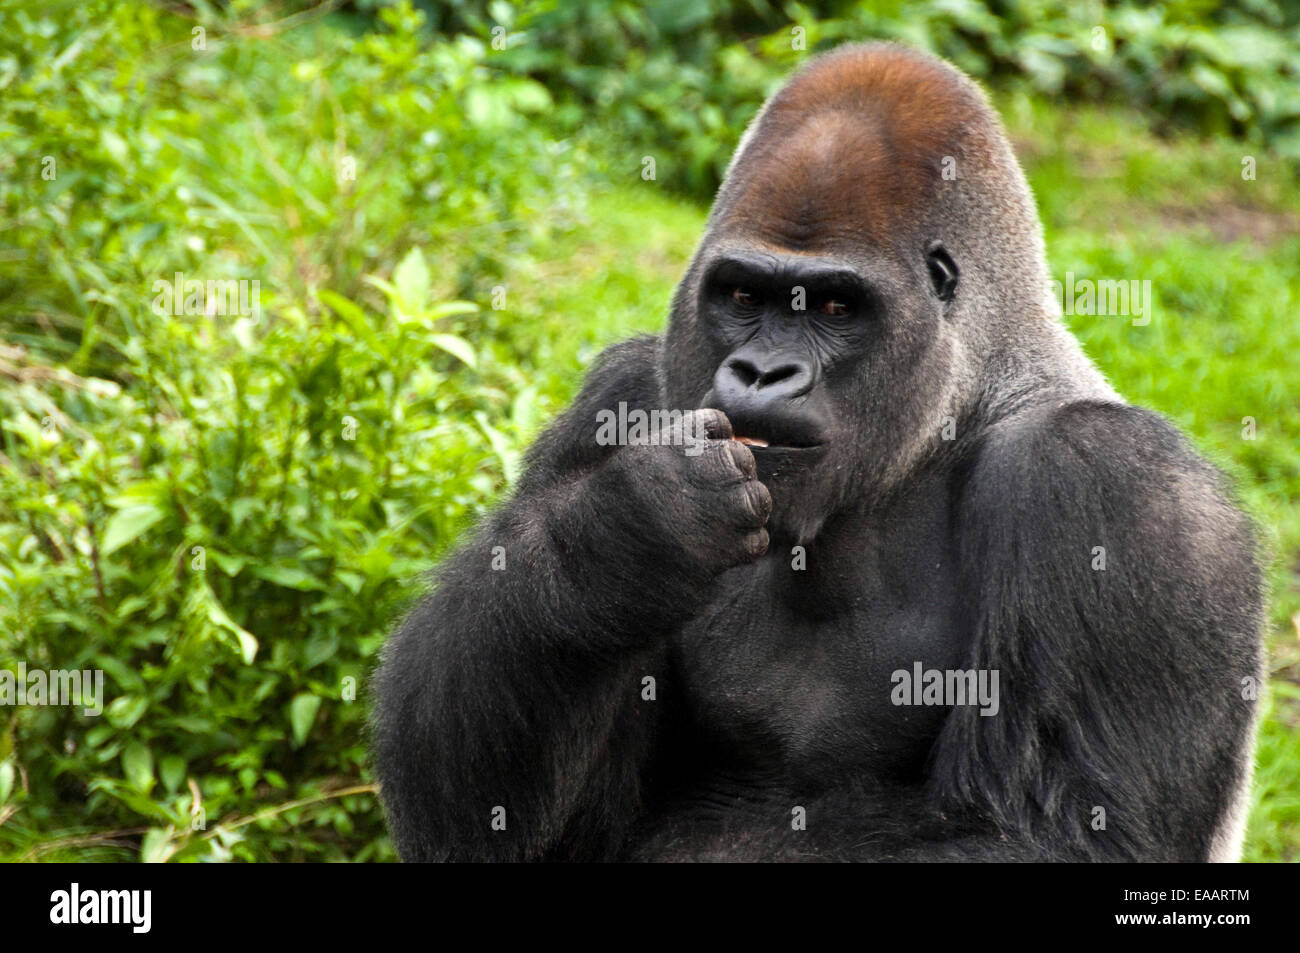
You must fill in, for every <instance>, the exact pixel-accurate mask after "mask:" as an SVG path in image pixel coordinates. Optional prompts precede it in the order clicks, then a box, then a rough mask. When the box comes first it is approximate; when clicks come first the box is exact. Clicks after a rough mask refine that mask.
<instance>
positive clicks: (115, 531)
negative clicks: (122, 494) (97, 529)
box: [100, 503, 167, 556]
mask: <svg viewBox="0 0 1300 953" xmlns="http://www.w3.org/2000/svg"><path fill="white" fill-rule="evenodd" d="M166 515H167V511H166V510H163V509H160V508H159V507H157V506H155V505H154V504H152V503H144V504H141V505H138V506H128V507H127V508H126V509H124V510H118V511H117V512H116V513H114V514H113V518H112V519H110V520H109V521H108V527H107V528H106V529H105V530H104V542H103V545H102V546H101V547H100V550H101V552H102V553H103V554H104V555H105V556H111V555H112V554H113V553H115V552H117V551H118V550H119V549H121V548H122V547H123V546H125V545H126V544H127V543H129V542H131V540H133V539H137V538H138V537H140V536H141V535H143V534H144V533H145V532H146V531H147V530H148V529H149V527H150V526H153V525H154V524H155V523H157V522H158V521H159V520H160V519H162V518H163V517H164V516H166Z"/></svg>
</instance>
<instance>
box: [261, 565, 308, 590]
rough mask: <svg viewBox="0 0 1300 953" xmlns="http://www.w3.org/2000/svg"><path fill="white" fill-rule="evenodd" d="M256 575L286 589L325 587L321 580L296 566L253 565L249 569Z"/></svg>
mask: <svg viewBox="0 0 1300 953" xmlns="http://www.w3.org/2000/svg"><path fill="white" fill-rule="evenodd" d="M249 572H251V573H252V574H253V575H254V576H257V577H259V578H261V579H265V580H266V581H267V582H273V583H275V584H276V585H277V586H284V587H285V588H286V589H301V590H304V591H308V590H312V589H324V588H325V586H324V585H322V584H321V581H320V580H319V579H317V578H316V577H315V576H313V575H312V574H311V573H309V572H306V571H305V570H302V569H299V568H298V567H296V566H253V567H251V568H250V569H249Z"/></svg>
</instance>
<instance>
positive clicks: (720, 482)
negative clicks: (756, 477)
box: [688, 440, 754, 489]
mask: <svg viewBox="0 0 1300 953" xmlns="http://www.w3.org/2000/svg"><path fill="white" fill-rule="evenodd" d="M732 447H740V449H741V450H744V449H745V448H744V447H743V446H741V445H740V444H738V443H736V442H735V441H734V440H711V441H709V442H708V443H707V444H705V445H704V449H703V451H702V452H701V453H699V454H695V456H696V457H697V458H698V460H699V462H698V463H696V464H695V465H694V466H691V467H689V468H688V469H689V474H690V478H691V480H692V481H693V482H694V483H695V484H696V485H698V486H702V487H707V488H713V489H716V488H718V487H724V486H733V485H735V484H737V483H743V482H745V481H746V480H750V479H752V472H746V470H745V464H744V461H743V460H741V459H739V458H738V457H737V456H736V452H735V451H734V450H733V449H732ZM746 452H748V451H746ZM749 467H750V471H752V470H753V467H754V463H753V460H752V459H751V460H750V461H749Z"/></svg>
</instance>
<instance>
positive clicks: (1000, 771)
mask: <svg viewBox="0 0 1300 953" xmlns="http://www.w3.org/2000/svg"><path fill="white" fill-rule="evenodd" d="M965 492H966V499H965V502H964V505H963V506H962V507H961V512H962V513H963V514H964V517H963V519H964V522H965V525H964V526H962V527H961V530H960V538H961V543H960V545H961V559H962V564H963V570H962V573H963V587H964V591H965V593H966V604H967V605H968V607H969V613H970V616H969V617H970V618H971V619H972V620H973V622H974V626H975V642H974V651H973V658H972V659H971V660H970V665H971V667H974V668H978V669H989V670H996V671H998V672H999V684H1000V688H1001V704H1000V710H999V712H998V714H996V715H994V716H991V717H986V716H982V715H981V714H980V712H979V711H978V710H977V709H976V708H973V707H962V708H957V709H954V711H953V712H952V714H951V715H950V717H949V718H948V720H947V722H946V724H945V727H944V730H943V732H942V734H941V736H940V739H939V741H938V743H937V745H936V748H935V751H934V754H933V757H932V764H931V772H930V793H931V794H932V795H933V796H934V803H938V804H940V805H943V806H944V808H945V810H946V811H948V812H953V813H955V814H958V815H960V816H963V817H965V818H967V819H974V820H975V822H976V823H977V825H978V826H982V827H984V828H985V829H986V831H988V833H986V834H984V835H973V836H970V837H966V838H963V839H960V840H956V841H952V842H949V843H932V844H929V845H927V844H924V843H921V844H915V845H913V846H912V848H911V849H905V850H903V851H901V852H900V853H899V856H900V857H901V858H905V859H924V858H926V857H927V856H929V857H934V858H935V859H961V858H971V859H988V860H997V859H1011V858H1015V857H1020V858H1030V857H1037V858H1053V859H1061V860H1071V859H1075V860H1078V859H1110V860H1151V861H1175V860H1201V861H1203V860H1207V859H1212V858H1215V859H1217V858H1220V857H1223V856H1226V855H1230V854H1232V853H1233V852H1234V850H1235V845H1234V844H1233V843H1231V842H1232V841H1234V840H1235V839H1236V838H1235V837H1234V834H1233V833H1232V831H1231V828H1233V827H1234V818H1233V815H1234V814H1235V813H1236V812H1237V810H1239V809H1240V807H1241V804H1240V801H1239V798H1240V797H1242V796H1243V791H1244V787H1245V785H1246V783H1247V779H1248V776H1249V761H1250V755H1251V752H1250V738H1251V731H1252V727H1253V722H1254V718H1255V711H1254V709H1255V704H1254V701H1253V695H1249V693H1245V694H1247V695H1248V697H1247V698H1243V694H1244V693H1243V679H1247V678H1254V679H1256V680H1258V678H1259V676H1260V665H1261V661H1260V657H1259V651H1258V645H1259V640H1258V632H1259V626H1260V621H1261V620H1260V611H1261V610H1260V603H1261V595H1260V580H1259V572H1258V569H1257V567H1256V565H1255V561H1254V553H1253V546H1254V544H1253V541H1252V537H1251V532H1250V527H1249V526H1248V524H1247V521H1246V519H1245V518H1244V517H1242V516H1241V515H1240V514H1239V513H1238V512H1237V511H1236V510H1235V509H1234V508H1233V507H1231V506H1230V505H1229V504H1228V502H1227V501H1226V500H1225V499H1224V497H1223V495H1222V490H1221V488H1220V479H1219V476H1218V474H1217V472H1216V471H1214V470H1213V469H1212V468H1211V467H1210V466H1209V465H1208V464H1206V463H1204V462H1203V461H1202V460H1201V459H1200V458H1199V457H1198V456H1197V455H1196V454H1195V453H1194V452H1193V451H1192V450H1191V449H1190V448H1188V447H1187V445H1186V444H1185V443H1184V441H1183V439H1182V438H1181V436H1179V435H1178V434H1177V432H1176V431H1175V430H1174V429H1173V428H1172V427H1170V426H1169V425H1168V424H1167V423H1166V422H1165V421H1164V420H1163V419H1161V418H1160V417H1158V416H1157V415H1155V414H1153V413H1150V412H1148V411H1144V410H1139V409H1135V408H1132V407H1128V406H1125V405H1120V404H1111V403H1101V402H1091V401H1090V402H1078V403H1073V404H1067V405H1061V406H1058V407H1056V408H1054V409H1050V410H1039V411H1034V412H1033V413H1032V415H1031V416H1029V417H1028V419H1024V420H1021V421H1018V422H1007V423H1004V424H1002V425H1000V426H999V427H996V428H994V430H993V431H992V432H991V433H990V437H989V439H988V441H987V443H986V445H985V447H984V449H983V451H982V452H981V454H980V456H979V459H978V460H977V462H976V463H975V465H974V468H973V472H972V473H971V476H970V480H969V482H968V483H967V486H966V491H965ZM1103 560H1104V561H1103ZM1207 593H1210V594H1211V595H1210V596H1209V597H1207V595H1206V594H1207Z"/></svg>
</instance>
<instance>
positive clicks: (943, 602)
mask: <svg viewBox="0 0 1300 953" xmlns="http://www.w3.org/2000/svg"><path fill="white" fill-rule="evenodd" d="M947 551H948V547H947V546H946V545H942V544H934V543H931V544H928V545H927V544H925V543H922V544H921V545H920V546H919V547H917V548H914V549H912V550H911V551H910V552H907V553H905V554H903V553H899V554H897V556H898V557H899V558H898V559H897V560H888V557H887V554H886V553H884V552H882V551H880V550H875V551H865V552H861V553H859V554H858V558H857V560H856V564H855V565H852V566H844V567H842V568H841V570H840V573H841V574H840V575H839V576H838V577H834V578H831V579H829V580H828V578H827V577H826V576H824V575H823V576H822V577H821V578H817V579H814V578H813V577H807V582H806V583H805V582H804V577H799V576H798V573H799V572H800V571H801V570H797V569H792V568H791V564H790V561H789V559H788V557H787V558H781V557H776V556H769V557H768V558H766V559H764V560H763V561H762V562H761V563H759V564H758V565H755V566H745V567H740V568H738V569H735V570H732V571H731V572H729V573H727V574H725V575H724V576H722V577H721V578H720V579H719V586H718V595H717V596H716V598H715V599H714V601H713V602H712V603H711V604H710V605H709V606H708V607H707V608H706V609H705V610H704V611H702V612H701V613H699V614H698V615H697V616H696V617H695V618H694V619H692V620H691V622H690V623H688V624H687V625H686V626H685V627H684V628H683V629H682V631H681V633H680V634H679V638H678V641H677V644H676V660H677V664H678V666H679V677H680V679H681V683H682V684H683V685H684V687H685V689H686V694H687V698H686V702H687V705H688V708H689V710H690V713H691V720H692V723H693V728H694V730H695V731H696V732H697V740H699V741H700V742H701V743H702V744H703V745H704V746H705V747H706V748H707V749H709V750H710V751H711V753H712V756H713V757H714V758H716V759H717V760H718V761H719V763H720V765H721V764H725V765H726V766H727V767H738V768H741V769H757V770H780V771H783V772H788V773H790V774H791V775H793V776H795V777H799V776H805V777H812V778H821V779H826V778H828V777H836V776H841V775H844V776H847V775H851V774H855V773H860V772H861V771H862V770H864V769H867V770H871V771H872V772H875V773H876V774H877V776H879V777H895V778H900V779H902V778H907V777H912V776H915V775H916V774H917V773H918V772H919V771H920V770H921V767H922V765H923V763H924V760H925V756H926V754H927V753H928V751H929V748H930V745H931V744H932V742H933V740H934V738H935V736H936V735H937V734H938V731H939V729H940V727H941V726H942V724H943V720H944V718H945V716H946V715H947V713H948V711H949V710H950V709H948V708H946V707H943V706H941V705H933V704H932V705H924V704H919V703H915V702H918V701H919V694H920V693H919V692H917V693H916V696H917V697H914V698H913V699H912V701H913V702H914V703H912V704H896V702H899V701H904V700H905V699H903V698H902V693H901V692H900V691H897V690H896V688H897V686H898V684H899V681H900V676H898V675H897V674H896V673H900V672H903V673H906V674H907V676H908V677H911V676H912V675H913V673H914V671H915V667H916V664H917V663H920V665H921V666H922V668H923V669H927V670H928V669H940V670H951V669H960V668H963V667H965V661H964V660H965V657H966V655H967V648H968V644H967V643H968V636H967V634H966V632H965V631H964V627H963V626H962V624H961V621H960V619H959V618H958V610H957V599H956V591H955V587H954V585H953V580H954V578H955V576H956V571H955V568H954V566H953V565H952V563H951V560H950V558H949V556H948V552H947Z"/></svg>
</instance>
